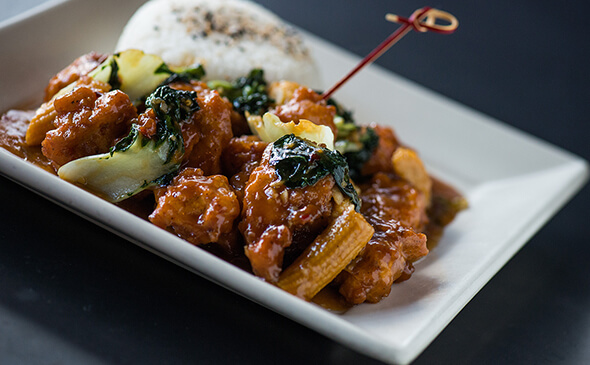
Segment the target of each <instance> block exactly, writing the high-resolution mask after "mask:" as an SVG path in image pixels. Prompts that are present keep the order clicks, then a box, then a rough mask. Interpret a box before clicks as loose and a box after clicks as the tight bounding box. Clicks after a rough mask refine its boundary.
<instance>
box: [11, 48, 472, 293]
mask: <svg viewBox="0 0 590 365" xmlns="http://www.w3.org/2000/svg"><path fill="white" fill-rule="evenodd" d="M205 71H206V70H205V69H204V68H203V67H202V66H196V67H185V68H175V67H172V66H168V65H167V64H166V63H165V62H164V61H163V60H162V59H161V58H160V57H159V56H155V55H151V54H147V53H144V52H142V51H138V50H132V49H131V50H126V51H122V52H118V53H115V54H97V53H90V54H86V55H83V56H81V57H79V58H78V59H76V60H74V61H73V63H72V64H70V65H69V66H67V67H66V68H64V69H63V70H62V71H60V72H58V73H57V74H56V75H55V76H54V77H53V78H51V80H50V81H49V84H48V86H47V88H46V90H45V97H44V101H43V103H42V104H41V105H40V106H38V107H37V108H35V109H34V110H31V111H22V110H10V111H7V112H5V113H4V114H3V115H2V119H1V121H0V146H2V147H3V148H5V149H6V150H8V151H10V152H12V153H13V154H15V155H17V156H19V157H21V158H23V159H25V160H27V161H30V162H31V163H34V164H35V165H37V166H39V167H41V168H43V169H45V170H48V171H50V172H51V173H54V174H56V175H58V176H59V177H60V178H61V179H63V180H65V181H68V182H70V183H71V184H74V185H75V186H77V187H79V188H82V189H85V190H87V191H88V192H90V193H93V194H95V195H97V196H99V197H101V198H103V199H105V200H107V201H109V202H112V203H113V204H116V205H118V206H119V207H121V208H122V209H125V210H127V211H129V212H131V213H133V214H136V215H138V216H140V217H142V218H144V219H146V220H149V221H150V222H151V223H153V224H154V225H156V226H158V227H160V228H161V229H163V230H166V231H168V232H170V233H171V234H173V235H176V236H178V237H180V238H182V239H184V240H185V241H186V242H188V243H187V244H192V245H195V246H198V247H200V248H202V249H204V250H207V251H208V252H210V253H211V254H214V255H216V256H219V257H221V258H223V259H225V260H227V261H229V262H231V263H233V264H235V265H237V266H239V267H240V268H243V269H244V270H246V271H248V272H251V273H252V274H253V275H255V276H257V277H259V278H260V279H261V280H264V281H266V282H268V283H270V284H272V285H276V286H278V287H279V288H282V289H283V290H285V291H287V292H289V293H292V294H293V295H296V296H298V297H300V298H302V299H304V300H308V301H311V300H314V297H316V295H317V294H318V293H319V292H320V291H326V290H327V291H331V292H333V293H335V295H337V296H338V297H339V298H340V299H339V300H342V301H344V302H345V303H347V304H348V305H355V304H360V303H364V302H369V303H376V302H379V301H380V300H382V299H383V298H385V297H387V296H388V295H389V294H390V292H391V288H392V285H393V284H394V283H398V282H402V281H405V280H408V279H410V277H411V276H412V273H413V272H414V269H415V267H414V264H415V263H416V262H417V261H418V260H420V259H421V258H423V257H425V256H426V255H427V254H428V253H429V249H432V248H433V247H434V242H436V240H437V239H438V237H440V236H441V234H442V231H443V228H444V227H445V226H446V225H448V224H449V223H450V222H451V221H452V220H453V219H454V217H455V216H456V214H457V213H458V212H460V211H461V210H463V209H464V208H466V205H467V203H466V200H465V199H464V198H463V197H462V196H461V195H460V193H458V192H457V191H456V190H455V189H454V188H452V187H451V186H449V185H447V184H445V183H443V182H441V181H439V180H437V179H435V178H433V177H431V176H430V175H429V173H428V172H427V171H426V168H425V166H424V163H423V162H422V160H421V159H420V157H419V155H418V153H417V151H415V150H414V149H412V148H411V147H409V146H406V145H404V144H403V143H402V142H401V141H400V139H398V137H397V136H396V134H395V132H394V130H393V129H392V128H390V127H387V126H383V125H379V124H374V123H369V121H362V122H359V121H356V120H355V118H354V116H353V114H352V113H351V112H350V111H349V109H348V107H347V106H344V105H341V104H339V103H338V102H337V101H335V100H333V99H331V98H330V99H327V100H324V99H323V98H322V95H321V92H320V91H317V90H313V89H311V88H308V87H306V86H305V85H300V84H298V83H295V82H291V81H278V82H267V81H266V79H265V76H264V70H263V69H253V70H252V71H251V72H250V73H248V74H246V75H243V76H242V77H239V78H237V79H234V80H230V81H228V80H208V81H204V80H205V78H204V75H205ZM363 122H364V123H363ZM370 122H372V121H370Z"/></svg>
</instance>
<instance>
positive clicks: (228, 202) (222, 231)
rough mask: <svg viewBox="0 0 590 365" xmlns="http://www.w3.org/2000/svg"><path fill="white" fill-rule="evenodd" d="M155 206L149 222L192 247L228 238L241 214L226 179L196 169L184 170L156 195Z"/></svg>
mask: <svg viewBox="0 0 590 365" xmlns="http://www.w3.org/2000/svg"><path fill="white" fill-rule="evenodd" d="M156 203H157V206H156V209H155V210H154V211H153V213H152V214H151V215H150V216H149V220H150V221H151V222H152V223H153V224H155V225H156V226H158V227H160V228H164V229H169V230H170V231H172V232H174V233H175V234H177V235H178V236H179V237H181V238H183V239H185V240H187V241H189V242H191V243H192V244H195V245H201V244H206V243H212V242H218V241H219V240H220V239H222V238H223V237H222V236H224V235H229V234H230V233H231V231H232V228H233V226H234V220H235V219H236V218H237V217H238V216H239V215H240V204H239V202H238V199H237V198H236V195H235V194H234V192H233V190H232V188H231V187H230V186H229V182H228V181H227V178H226V177H225V176H223V175H213V176H204V174H203V171H202V170H201V169H196V168H185V169H183V170H182V171H181V172H180V173H179V174H178V176H176V177H175V178H174V179H173V181H172V183H171V184H170V185H168V186H167V187H165V188H162V189H161V190H160V191H158V192H157V193H156Z"/></svg>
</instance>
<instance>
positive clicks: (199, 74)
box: [155, 63, 205, 85]
mask: <svg viewBox="0 0 590 365" xmlns="http://www.w3.org/2000/svg"><path fill="white" fill-rule="evenodd" d="M155 73H156V74H158V73H167V74H169V75H170V76H169V77H168V78H167V79H166V80H164V81H163V82H162V85H169V84H171V83H173V82H176V81H182V82H187V83H188V82H191V80H200V79H202V78H203V77H204V76H205V69H204V68H203V66H202V65H197V66H194V67H189V68H185V69H184V70H182V71H179V72H175V71H172V70H171V69H170V68H169V67H168V65H166V64H165V63H162V65H160V67H158V69H157V70H156V71H155Z"/></svg>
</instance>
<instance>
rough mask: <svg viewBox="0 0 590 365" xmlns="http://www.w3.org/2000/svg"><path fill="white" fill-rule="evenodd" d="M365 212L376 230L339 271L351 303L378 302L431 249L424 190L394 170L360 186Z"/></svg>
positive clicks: (341, 289)
mask: <svg viewBox="0 0 590 365" xmlns="http://www.w3.org/2000/svg"><path fill="white" fill-rule="evenodd" d="M360 197H361V200H362V208H361V213H362V214H363V216H364V217H365V219H366V220H367V221H368V222H369V223H370V224H371V225H372V226H373V228H374V229H375V233H374V235H373V237H372V238H371V240H370V241H369V243H368V244H367V246H365V248H364V249H363V251H361V253H360V254H359V255H358V256H357V257H356V258H355V259H354V260H353V261H352V262H351V263H350V264H349V265H348V266H347V268H346V269H345V270H344V271H343V272H342V273H341V274H340V275H339V276H338V277H337V279H336V281H335V282H336V284H338V285H339V286H340V288H339V291H340V293H341V294H342V295H343V296H344V297H345V298H346V300H347V301H348V302H350V303H353V304H359V303H363V302H365V301H368V302H372V303H376V302H378V301H380V300H381V299H382V298H383V297H386V296H387V295H389V293H390V291H391V285H392V284H393V283H394V282H395V281H401V280H405V279H408V278H409V277H410V276H411V274H412V272H413V270H414V268H413V265H412V263H413V262H415V261H416V260H418V259H419V258H421V257H423V256H425V255H426V254H427V253H428V249H427V247H426V236H425V235H424V234H423V233H419V232H421V231H422V230H423V229H424V225H425V224H426V222H427V220H428V219H427V217H426V201H425V199H424V196H423V195H422V194H421V193H420V192H419V191H417V190H416V189H415V188H414V187H412V186H411V185H410V184H409V183H407V182H406V181H404V180H402V179H400V178H397V177H395V176H394V175H389V174H384V173H377V174H375V175H374V176H373V178H372V179H371V181H370V182H369V183H367V184H365V185H363V186H362V187H361V195H360Z"/></svg>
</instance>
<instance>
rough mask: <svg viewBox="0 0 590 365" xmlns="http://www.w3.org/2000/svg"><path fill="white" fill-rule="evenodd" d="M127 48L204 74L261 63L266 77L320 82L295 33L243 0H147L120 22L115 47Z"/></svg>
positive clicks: (237, 71) (225, 75)
mask: <svg viewBox="0 0 590 365" xmlns="http://www.w3.org/2000/svg"><path fill="white" fill-rule="evenodd" d="M131 48H135V49H140V50H142V51H144V52H146V53H152V54H156V55H159V56H160V57H162V59H163V60H164V62H166V63H167V64H168V65H169V66H171V67H183V66H191V65H194V64H198V63H200V64H202V65H203V66H204V67H205V70H206V72H207V75H206V79H207V80H212V79H225V80H233V79H235V78H237V77H240V76H244V75H246V74H247V73H248V72H250V70H252V69H253V68H262V69H264V72H265V76H266V79H267V80H269V81H278V80H291V81H295V82H298V83H300V84H303V85H308V86H312V87H317V86H318V85H319V84H320V82H319V79H318V71H317V68H316V65H315V64H314V62H313V60H312V57H311V55H310V52H309V50H308V48H307V47H306V45H305V44H304V42H303V40H302V38H301V36H300V34H298V33H297V31H296V30H295V29H294V28H293V27H290V26H288V25H286V24H284V23H283V21H282V20H281V19H280V18H278V17H277V16H276V15H274V14H273V13H271V12H269V11H268V10H266V9H264V8H263V7H261V6H259V5H257V4H254V3H252V2H249V1H241V0H151V1H148V2H147V3H145V4H144V5H143V6H142V7H141V8H139V9H138V10H137V12H136V13H135V14H134V15H133V16H132V17H131V19H130V20H129V22H128V23H127V25H126V26H125V29H124V30H123V33H122V34H121V37H120V38H119V42H118V44H117V47H116V51H123V50H126V49H131Z"/></svg>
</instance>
